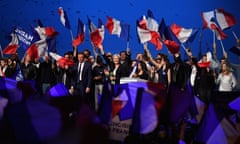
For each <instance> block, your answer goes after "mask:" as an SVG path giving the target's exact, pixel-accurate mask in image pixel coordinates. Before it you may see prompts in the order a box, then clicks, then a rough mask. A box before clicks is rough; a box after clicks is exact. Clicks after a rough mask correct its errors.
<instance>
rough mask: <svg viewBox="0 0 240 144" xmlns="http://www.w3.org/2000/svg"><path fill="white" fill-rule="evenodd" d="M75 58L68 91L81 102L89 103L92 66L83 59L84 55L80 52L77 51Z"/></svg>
mask: <svg viewBox="0 0 240 144" xmlns="http://www.w3.org/2000/svg"><path fill="white" fill-rule="evenodd" d="M77 59H78V61H77V62H76V63H75V65H74V66H73V71H72V74H73V79H72V80H71V88H70V93H71V94H73V95H75V96H78V97H79V98H80V100H81V102H85V103H87V104H90V89H91V83H92V66H91V64H90V63H89V62H86V61H84V59H85V55H84V54H83V53H82V52H80V53H78V55H77Z"/></svg>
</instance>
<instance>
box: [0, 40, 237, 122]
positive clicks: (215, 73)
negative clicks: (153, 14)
mask: <svg viewBox="0 0 240 144" xmlns="http://www.w3.org/2000/svg"><path fill="white" fill-rule="evenodd" d="M98 50H99V52H98V53H96V52H95V53H94V56H92V55H91V52H90V51H89V50H88V49H85V50H83V51H81V52H78V53H77V52H76V48H75V49H74V51H73V52H67V53H65V54H64V58H66V59H69V60H71V61H73V65H68V64H62V62H61V64H60V62H59V61H56V60H53V59H52V58H51V56H49V55H45V56H44V57H43V61H41V60H40V59H39V58H36V59H31V57H30V56H28V55H26V56H25V57H24V58H23V59H22V60H21V61H20V60H19V58H18V56H17V55H13V56H12V57H10V58H2V59H1V64H0V77H9V78H16V75H19V70H21V75H22V80H34V81H35V82H36V88H37V90H38V92H39V93H40V94H41V95H43V96H44V95H47V94H48V93H47V92H48V89H49V88H51V87H52V86H54V85H55V84H57V83H63V84H64V85H65V86H66V88H67V89H68V91H69V94H71V95H75V96H79V101H81V102H84V103H87V104H88V105H89V106H90V107H91V108H93V109H94V110H95V111H96V112H97V111H98V110H99V103H100V102H99V101H98V100H99V95H101V94H102V91H103V86H104V82H106V81H108V82H110V83H111V84H113V85H114V84H120V81H121V79H122V78H126V77H128V78H137V79H142V80H146V81H151V82H154V83H161V84H163V85H164V87H165V89H166V92H167V94H168V95H170V96H171V95H172V96H171V97H172V98H174V96H173V95H178V96H181V95H184V94H186V92H187V91H188V89H189V88H191V90H192V92H193V93H194V95H195V96H198V97H199V98H200V99H201V100H202V101H203V102H205V103H210V102H211V98H212V92H213V91H224V92H231V91H235V90H239V86H240V84H239V69H240V65H237V64H231V63H230V62H229V61H228V59H227V54H226V53H224V57H223V58H222V59H221V60H220V61H218V60H217V58H216V55H215V54H214V58H213V59H212V60H214V62H215V63H217V66H215V67H214V68H212V64H213V61H209V59H208V55H207V54H204V55H202V58H201V59H200V60H199V59H197V58H196V57H195V56H193V55H192V53H191V51H190V49H186V53H187V54H188V58H189V59H188V60H182V59H181V54H180V53H172V56H173V59H174V61H173V62H172V63H170V61H169V57H168V56H167V55H166V54H163V53H159V54H157V56H156V57H155V58H154V57H152V55H151V52H150V51H149V49H148V47H147V44H145V45H144V52H143V53H138V54H137V55H136V57H135V59H132V58H131V57H132V56H131V52H130V49H127V50H126V51H121V52H120V53H119V54H113V55H112V53H111V52H107V53H106V52H104V48H103V47H102V46H101V47H99V48H98ZM236 74H237V75H236ZM236 77H237V78H238V79H236ZM173 122H175V121H174V120H173Z"/></svg>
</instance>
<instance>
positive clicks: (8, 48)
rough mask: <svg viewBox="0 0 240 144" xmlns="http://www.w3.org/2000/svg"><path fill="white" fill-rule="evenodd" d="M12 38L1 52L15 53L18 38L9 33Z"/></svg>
mask: <svg viewBox="0 0 240 144" xmlns="http://www.w3.org/2000/svg"><path fill="white" fill-rule="evenodd" d="M11 37H12V40H11V42H10V43H9V44H8V45H7V46H6V48H5V49H4V50H3V54H16V52H17V48H18V47H19V45H18V38H17V35H16V34H15V33H11Z"/></svg>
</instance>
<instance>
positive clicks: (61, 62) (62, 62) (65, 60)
mask: <svg viewBox="0 0 240 144" xmlns="http://www.w3.org/2000/svg"><path fill="white" fill-rule="evenodd" d="M49 55H50V56H51V57H52V58H53V59H55V60H56V61H57V63H58V64H59V66H60V67H61V68H65V66H66V65H68V66H69V67H71V66H73V65H74V62H73V61H72V60H70V59H68V58H65V57H62V56H60V55H58V54H57V53H53V52H50V53H49Z"/></svg>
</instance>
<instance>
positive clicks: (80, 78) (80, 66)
mask: <svg viewBox="0 0 240 144" xmlns="http://www.w3.org/2000/svg"><path fill="white" fill-rule="evenodd" d="M81 68H82V63H79V66H78V73H79V80H80V81H81V80H82V70H81Z"/></svg>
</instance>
